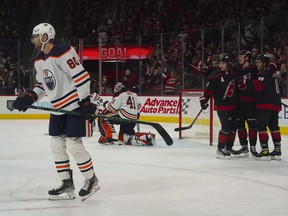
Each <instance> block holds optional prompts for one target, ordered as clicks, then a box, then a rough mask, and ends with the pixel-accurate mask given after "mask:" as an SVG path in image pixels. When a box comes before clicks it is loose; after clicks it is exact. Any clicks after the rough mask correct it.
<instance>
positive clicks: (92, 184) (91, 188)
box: [79, 175, 100, 201]
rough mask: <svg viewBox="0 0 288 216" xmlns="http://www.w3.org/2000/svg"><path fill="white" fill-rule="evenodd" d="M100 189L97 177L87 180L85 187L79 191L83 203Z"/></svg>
mask: <svg viewBox="0 0 288 216" xmlns="http://www.w3.org/2000/svg"><path fill="white" fill-rule="evenodd" d="M99 189H100V187H99V185H98V179H97V177H96V176H95V175H94V176H93V177H92V178H91V179H88V180H85V182H84V185H83V187H82V188H81V190H80V191H79V196H80V197H81V201H84V200H86V199H87V198H88V197H90V196H92V195H93V194H94V193H95V192H96V191H98V190H99Z"/></svg>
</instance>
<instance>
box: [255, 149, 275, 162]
mask: <svg viewBox="0 0 288 216" xmlns="http://www.w3.org/2000/svg"><path fill="white" fill-rule="evenodd" d="M255 160H266V161H269V160H271V158H270V153H269V149H268V148H265V149H262V151H261V152H260V153H258V155H257V156H255Z"/></svg>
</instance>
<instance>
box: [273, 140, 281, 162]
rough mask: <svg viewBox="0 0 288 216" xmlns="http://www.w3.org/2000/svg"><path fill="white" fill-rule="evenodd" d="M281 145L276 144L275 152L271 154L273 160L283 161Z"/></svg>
mask: <svg viewBox="0 0 288 216" xmlns="http://www.w3.org/2000/svg"><path fill="white" fill-rule="evenodd" d="M281 155H282V153H281V145H280V144H275V148H274V150H273V151H272V152H271V153H270V158H271V160H281Z"/></svg>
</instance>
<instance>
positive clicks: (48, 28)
mask: <svg viewBox="0 0 288 216" xmlns="http://www.w3.org/2000/svg"><path fill="white" fill-rule="evenodd" d="M44 34H47V37H48V41H49V40H51V39H54V38H55V35H56V32H55V29H54V27H53V26H52V25H51V24H49V23H40V24H38V25H37V26H35V27H34V29H33V31H32V36H34V35H39V37H40V39H41V38H42V36H43V35H44Z"/></svg>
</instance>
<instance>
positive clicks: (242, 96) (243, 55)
mask: <svg viewBox="0 0 288 216" xmlns="http://www.w3.org/2000/svg"><path fill="white" fill-rule="evenodd" d="M238 61H239V65H238V66H237V67H235V68H233V69H234V70H235V71H236V72H237V77H236V82H237V83H238V85H237V88H238V90H239V91H238V102H239V103H238V109H237V118H236V123H237V129H238V138H239V142H240V145H241V149H240V150H238V151H237V153H238V154H239V155H240V154H244V155H245V156H248V152H249V150H248V140H247V138H249V143H250V151H251V154H252V156H253V157H254V156H256V155H257V151H256V143H257V124H256V96H255V92H254V90H251V89H248V88H246V85H245V82H247V81H249V80H256V79H257V68H256V65H254V64H251V61H252V53H251V52H250V51H248V50H243V51H241V52H240V53H239V56H238ZM245 123H247V125H248V133H247V129H246V125H245Z"/></svg>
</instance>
